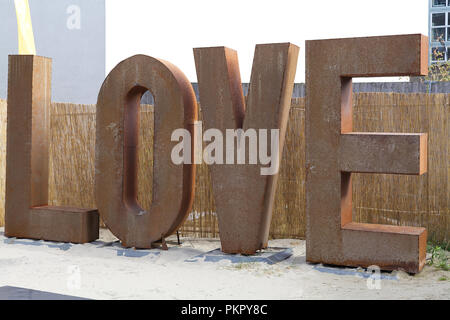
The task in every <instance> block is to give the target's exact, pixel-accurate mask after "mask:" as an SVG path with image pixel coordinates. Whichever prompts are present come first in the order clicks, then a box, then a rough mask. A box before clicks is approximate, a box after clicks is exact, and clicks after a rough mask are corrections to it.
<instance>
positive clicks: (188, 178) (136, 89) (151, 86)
mask: <svg viewBox="0 0 450 320" xmlns="http://www.w3.org/2000/svg"><path fill="white" fill-rule="evenodd" d="M147 90H148V91H150V92H151V93H152V94H153V97H154V99H155V113H154V114H155V123H154V132H155V133H154V142H153V146H154V153H153V154H154V159H153V199H152V205H151V208H150V210H149V212H146V211H145V210H143V209H142V208H141V207H140V205H139V203H138V202H137V188H138V181H137V161H138V152H137V149H138V148H139V145H138V136H139V134H138V133H139V106H140V100H141V97H142V95H143V94H144V93H145V92H146V91H147ZM196 119H197V102H196V99H195V94H194V90H193V89H192V86H191V84H190V82H189V81H188V79H187V78H186V77H185V75H184V74H183V73H182V72H181V71H180V70H179V69H178V68H177V67H175V66H174V65H172V64H171V63H169V62H167V61H164V60H158V59H155V58H152V57H148V56H144V55H136V56H133V57H131V58H128V59H126V60H124V61H122V62H121V63H119V64H118V65H117V66H116V67H115V68H114V69H113V70H112V71H111V72H110V74H109V75H108V77H107V78H106V79H105V82H104V83H103V85H102V88H101V90H100V93H99V96H98V102H97V120H96V121H97V128H96V146H95V197H96V201H97V206H98V209H99V212H100V215H101V217H102V219H103V221H104V222H105V224H106V225H107V226H108V228H109V229H110V230H111V231H112V233H113V234H114V235H115V236H116V237H118V238H119V239H120V240H121V241H122V244H123V245H124V246H127V247H137V248H151V247H152V246H151V244H152V243H153V242H156V241H159V240H160V239H161V238H164V237H167V236H169V235H170V234H172V233H173V232H175V231H176V230H177V229H178V227H179V226H180V225H181V224H182V223H183V221H184V219H185V218H186V217H187V214H188V213H189V210H190V208H191V206H192V202H193V199H194V179H195V165H189V164H183V165H175V164H174V163H173V162H172V160H171V150H172V148H173V146H174V145H175V144H177V142H171V135H172V132H173V131H174V130H175V129H179V128H185V129H187V130H189V131H190V133H191V136H192V141H191V147H193V145H192V143H193V141H194V139H195V137H194V131H193V128H194V121H196ZM191 156H192V157H193V152H192V155H191Z"/></svg>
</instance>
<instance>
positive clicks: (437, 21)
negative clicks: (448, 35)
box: [431, 12, 445, 27]
mask: <svg viewBox="0 0 450 320" xmlns="http://www.w3.org/2000/svg"><path fill="white" fill-rule="evenodd" d="M431 21H432V26H433V27H439V26H445V13H444V12H442V13H435V14H433V15H432V18H431Z"/></svg>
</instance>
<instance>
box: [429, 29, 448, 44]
mask: <svg viewBox="0 0 450 320" xmlns="http://www.w3.org/2000/svg"><path fill="white" fill-rule="evenodd" d="M431 41H434V42H440V41H445V28H433V33H432V34H431Z"/></svg>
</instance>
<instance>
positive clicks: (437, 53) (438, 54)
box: [431, 47, 445, 61]
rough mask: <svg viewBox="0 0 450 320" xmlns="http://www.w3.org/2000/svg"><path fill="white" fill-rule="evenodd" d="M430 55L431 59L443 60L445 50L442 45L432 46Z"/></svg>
mask: <svg viewBox="0 0 450 320" xmlns="http://www.w3.org/2000/svg"><path fill="white" fill-rule="evenodd" d="M431 55H432V58H431V59H432V60H433V61H445V50H444V47H433V48H431Z"/></svg>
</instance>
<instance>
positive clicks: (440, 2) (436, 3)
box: [433, 0, 446, 7]
mask: <svg viewBox="0 0 450 320" xmlns="http://www.w3.org/2000/svg"><path fill="white" fill-rule="evenodd" d="M445 5H446V0H433V7H445Z"/></svg>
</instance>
